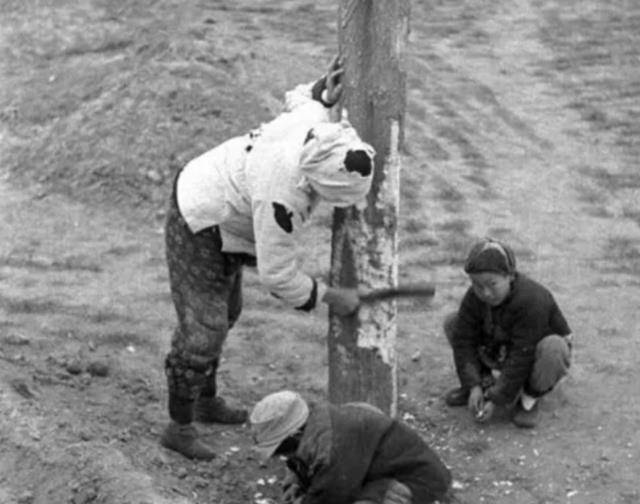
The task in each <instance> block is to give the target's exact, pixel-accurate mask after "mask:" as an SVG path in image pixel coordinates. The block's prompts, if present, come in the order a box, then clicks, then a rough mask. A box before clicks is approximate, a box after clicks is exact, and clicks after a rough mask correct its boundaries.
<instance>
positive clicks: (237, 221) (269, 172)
mask: <svg viewBox="0 0 640 504" xmlns="http://www.w3.org/2000/svg"><path fill="white" fill-rule="evenodd" d="M342 73H343V67H342V64H341V61H340V60H339V59H338V58H336V59H334V60H333V61H332V63H331V65H330V66H329V70H328V72H327V74H326V75H325V76H324V77H322V78H321V79H319V80H318V81H316V82H314V83H311V84H308V85H299V86H297V87H296V88H295V89H294V90H292V91H289V92H288V93H286V97H285V111H284V112H283V113H282V114H281V115H279V116H278V117H277V118H275V119H274V120H272V121H271V122H269V123H267V124H263V125H262V126H260V127H258V128H257V129H255V130H253V131H251V132H250V133H248V134H246V135H243V136H238V137H235V138H232V139H230V140H227V141H226V142H224V143H222V144H220V145H219V146H217V147H215V148H214V149H212V150H210V151H208V152H205V153H204V154H202V155H201V156H199V157H197V158H195V159H193V160H192V161H190V162H189V163H188V164H187V165H186V166H185V167H184V168H183V169H182V170H181V171H180V173H179V174H178V175H177V176H176V179H175V184H174V190H173V192H172V195H171V199H170V204H169V209H168V212H167V221H166V227H165V240H166V255H167V264H168V267H169V279H170V285H171V294H172V298H173V302H174V305H175V308H176V312H177V316H178V325H177V327H176V329H175V331H174V334H173V337H172V341H171V349H170V351H169V353H168V354H167V357H166V360H165V372H166V376H167V385H168V392H169V416H170V422H169V424H168V426H167V427H166V429H165V431H164V433H163V434H162V439H161V443H162V445H164V446H165V447H167V448H170V449H172V450H175V451H177V452H179V453H181V454H183V455H185V456H186V457H189V458H193V459H205V460H206V459H211V458H213V457H214V456H215V453H214V451H213V450H212V449H211V447H209V446H208V445H207V444H206V443H204V442H203V441H202V440H201V439H199V437H198V433H197V430H196V429H195V427H194V426H193V424H192V422H193V421H194V420H196V421H199V422H205V423H212V422H216V423H243V422H245V421H246V419H247V412H246V410H242V409H234V408H231V407H229V406H228V405H227V404H226V403H225V401H224V400H223V399H222V398H221V397H219V396H218V395H217V390H216V372H217V367H218V363H219V358H220V353H221V350H222V345H223V343H224V340H225V338H226V335H227V332H228V330H229V329H230V328H231V327H232V326H233V324H234V323H235V321H236V320H237V318H238V316H239V315H240V311H241V308H242V294H241V283H242V268H243V266H245V265H249V266H257V269H258V273H259V277H260V280H261V283H262V284H263V285H264V286H265V287H266V288H267V289H268V290H269V291H270V292H271V293H272V294H273V295H274V296H276V297H278V298H280V299H282V300H284V301H286V302H287V303H288V304H290V305H291V306H293V307H295V308H297V309H300V310H307V311H308V310H312V309H313V308H314V307H315V306H316V305H317V303H318V302H325V303H327V304H329V305H331V306H332V307H333V309H334V310H335V311H336V312H337V313H341V314H348V313H351V312H353V311H355V310H356V309H357V307H358V304H359V297H358V293H357V291H356V290H355V289H343V288H333V287H328V286H326V285H325V284H324V283H322V282H321V281H320V280H319V279H315V278H312V277H310V276H309V275H307V274H305V273H304V272H303V271H301V270H300V269H299V266H298V261H297V257H296V249H297V244H298V243H297V234H298V231H299V229H300V228H301V226H302V225H303V224H304V223H305V221H307V220H308V218H309V217H310V215H311V213H312V211H313V209H314V208H315V206H316V205H317V203H318V202H320V201H321V200H322V201H326V202H328V203H329V204H331V205H333V206H338V207H347V206H350V205H353V204H355V203H358V202H360V201H363V200H364V198H365V197H366V195H367V193H368V192H369V189H370V187H371V180H372V175H373V157H374V150H373V148H372V147H371V146H370V145H368V144H366V143H365V142H363V141H362V140H361V139H360V137H359V136H358V133H357V132H356V131H355V130H354V128H353V127H352V126H351V125H350V124H349V123H348V121H346V120H342V121H339V120H337V118H336V115H337V114H336V110H335V109H337V106H334V105H335V104H336V103H337V102H338V101H339V99H340V95H341V93H342V85H341V84H340V79H341V76H342Z"/></svg>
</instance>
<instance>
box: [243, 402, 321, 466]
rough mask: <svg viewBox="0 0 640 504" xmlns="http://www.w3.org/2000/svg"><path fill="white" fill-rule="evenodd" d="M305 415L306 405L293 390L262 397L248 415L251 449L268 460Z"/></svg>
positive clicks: (300, 423)
mask: <svg viewBox="0 0 640 504" xmlns="http://www.w3.org/2000/svg"><path fill="white" fill-rule="evenodd" d="M308 417H309V407H308V406H307V403H306V401H305V400H304V399H303V398H302V397H301V396H300V394H298V393H297V392H292V391H290V390H282V391H280V392H275V393H273V394H269V395H268V396H265V397H264V398H262V399H261V400H260V401H259V402H258V403H257V404H256V405H255V406H254V408H253V411H252V412H251V415H249V422H250V423H251V431H252V433H253V439H254V441H255V442H256V445H255V447H254V449H255V450H256V451H257V452H258V453H259V454H260V456H261V457H262V458H263V459H265V460H266V459H268V458H269V457H271V456H272V455H273V453H274V452H275V451H276V449H277V448H278V446H280V443H282V442H283V441H284V440H285V439H286V438H288V437H289V436H291V435H293V434H295V433H296V431H297V430H298V429H299V428H300V427H302V426H303V425H304V424H305V422H306V421H307V418H308Z"/></svg>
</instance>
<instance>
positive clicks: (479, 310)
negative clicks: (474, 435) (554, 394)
mask: <svg viewBox="0 0 640 504" xmlns="http://www.w3.org/2000/svg"><path fill="white" fill-rule="evenodd" d="M464 271H465V272H466V273H467V275H468V276H469V279H470V280H471V286H470V287H469V289H468V290H467V292H466V294H465V296H464V298H463V299H462V302H461V304H460V308H459V310H458V312H457V313H454V314H451V315H449V316H448V317H447V318H446V320H445V323H444V332H445V334H446V336H447V339H448V340H449V343H450V344H451V347H452V349H453V358H454V362H455V367H456V371H457V374H458V378H459V380H460V387H458V388H455V389H453V390H451V391H449V392H448V393H447V394H446V397H445V401H446V403H447V404H448V405H449V406H464V405H468V407H469V409H470V410H471V412H472V413H473V415H474V416H475V418H476V420H478V421H479V422H486V421H487V420H489V419H490V418H491V416H492V415H493V412H494V408H495V406H496V405H509V406H513V409H512V421H513V423H514V424H515V425H517V426H518V427H525V428H531V427H535V426H536V425H537V423H538V421H539V407H538V404H539V398H540V397H542V396H543V395H545V394H546V393H548V392H550V391H551V390H552V389H553V388H554V386H555V385H556V384H557V383H558V381H559V380H560V379H561V378H562V377H563V376H564V375H565V374H566V373H567V370H568V368H569V365H570V360H571V340H570V337H571V329H570V328H569V325H568V324H567V321H566V320H565V318H564V316H563V314H562V311H561V310H560V308H559V307H558V305H557V304H556V301H555V299H554V298H553V295H552V294H551V292H550V291H549V290H548V289H547V288H546V287H544V286H542V285H541V284H539V283H538V282H536V281H534V280H532V279H530V278H528V277H527V276H525V275H523V274H522V273H520V272H518V271H517V270H516V259H515V257H514V254H513V251H512V250H511V248H510V247H509V246H507V245H505V244H503V243H500V242H499V241H496V240H493V239H491V238H487V239H483V240H481V241H479V242H478V243H476V244H475V245H474V246H473V247H472V248H471V251H470V252H469V255H468V257H467V259H466V262H465V265H464ZM493 371H498V372H499V373H494V372H493ZM494 375H497V376H498V377H497V378H494Z"/></svg>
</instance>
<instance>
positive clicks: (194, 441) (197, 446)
mask: <svg viewBox="0 0 640 504" xmlns="http://www.w3.org/2000/svg"><path fill="white" fill-rule="evenodd" d="M160 444H161V445H162V446H164V447H165V448H169V449H170V450H173V451H176V452H178V453H180V454H182V455H184V456H185V457H187V458H190V459H197V460H211V459H212V458H214V457H215V456H216V454H215V452H214V451H213V450H212V449H211V448H210V447H209V446H207V445H206V444H205V443H203V442H202V441H201V440H200V439H198V431H197V430H196V428H195V426H193V425H192V424H185V425H180V424H179V423H176V422H174V421H171V422H170V423H169V425H168V426H167V428H166V429H165V431H164V433H163V434H162V438H161V439H160Z"/></svg>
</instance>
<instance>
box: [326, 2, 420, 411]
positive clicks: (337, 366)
mask: <svg viewBox="0 0 640 504" xmlns="http://www.w3.org/2000/svg"><path fill="white" fill-rule="evenodd" d="M409 6H410V2H409V0H385V1H384V2H383V1H376V0H341V2H340V10H339V16H338V17H339V19H338V23H339V38H340V40H339V42H340V53H341V55H342V56H343V57H344V58H345V60H346V62H345V74H344V79H343V85H344V86H345V90H344V101H343V105H344V107H345V109H346V111H347V112H348V118H349V121H350V122H351V123H352V124H353V125H354V127H355V128H356V130H357V131H358V132H359V134H360V135H361V137H362V138H363V139H364V140H365V141H367V142H369V143H370V144H371V145H373V147H374V148H375V149H376V158H375V173H374V178H373V185H372V189H371V192H370V194H369V196H368V199H367V204H366V207H364V208H355V207H352V208H349V209H336V210H335V212H334V217H333V237H332V257H331V272H330V282H331V284H332V285H335V286H343V287H369V288H374V287H389V286H395V285H397V279H398V259H397V220H398V207H399V183H400V155H399V146H400V145H401V143H402V131H403V125H404V124H403V123H404V113H405V101H406V91H405V88H406V84H405V70H404V64H403V61H402V57H403V52H404V46H405V44H406V41H407V37H408V32H409V28H408V26H409V10H410V7H409ZM396 314H397V307H396V303H395V301H387V302H381V303H376V304H373V305H365V306H363V307H362V308H361V309H360V311H359V313H358V314H356V315H354V316H350V317H341V316H338V315H336V314H335V313H332V312H330V314H329V319H330V320H329V398H330V400H331V401H332V402H334V403H342V402H347V401H366V402H369V403H372V404H374V405H376V406H378V407H379V408H381V409H382V410H383V411H385V412H387V413H390V414H392V415H395V413H396V407H397V383H396V356H395V348H394V347H395V340H396Z"/></svg>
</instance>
